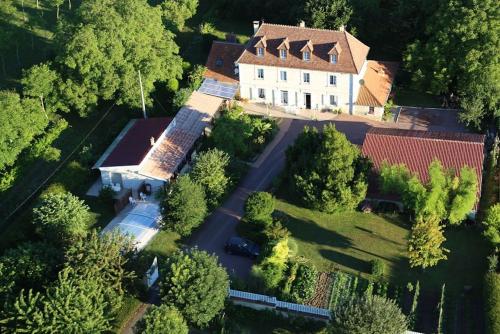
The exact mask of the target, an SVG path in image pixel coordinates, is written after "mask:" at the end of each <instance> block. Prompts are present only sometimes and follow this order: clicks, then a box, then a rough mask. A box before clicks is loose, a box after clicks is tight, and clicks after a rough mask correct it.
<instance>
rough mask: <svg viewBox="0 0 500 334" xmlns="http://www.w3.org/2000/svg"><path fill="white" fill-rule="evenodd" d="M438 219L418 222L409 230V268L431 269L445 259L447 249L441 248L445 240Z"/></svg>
mask: <svg viewBox="0 0 500 334" xmlns="http://www.w3.org/2000/svg"><path fill="white" fill-rule="evenodd" d="M442 229H443V227H442V226H441V225H440V223H439V220H438V219H429V220H418V221H417V222H416V223H415V224H414V225H413V227H412V229H411V235H410V240H409V243H408V257H409V259H410V266H411V267H417V266H419V267H422V268H427V267H432V266H435V265H436V264H437V263H438V262H439V261H440V260H444V259H446V258H447V256H446V253H447V252H448V250H447V249H445V248H442V246H441V245H442V243H443V242H444V241H445V240H446V239H445V237H444V235H443V230H442Z"/></svg>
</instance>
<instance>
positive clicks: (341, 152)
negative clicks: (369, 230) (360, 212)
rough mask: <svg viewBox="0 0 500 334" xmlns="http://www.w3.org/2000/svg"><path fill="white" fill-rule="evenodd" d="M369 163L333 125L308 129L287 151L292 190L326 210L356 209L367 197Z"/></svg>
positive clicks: (316, 206) (308, 203) (310, 205)
mask: <svg viewBox="0 0 500 334" xmlns="http://www.w3.org/2000/svg"><path fill="white" fill-rule="evenodd" d="M369 166H370V165H369V163H368V162H367V161H366V160H365V159H364V158H363V157H362V156H361V154H360V151H359V149H358V148H357V147H356V146H355V145H353V144H351V143H350V142H349V141H348V140H347V138H346V136H345V135H344V134H343V133H341V132H339V131H337V130H336V129H335V126H334V125H331V124H329V125H326V126H325V127H324V128H323V132H322V133H319V132H318V131H317V130H316V129H315V128H312V129H311V128H307V127H306V128H305V129H304V132H303V133H301V134H300V135H299V137H298V138H297V140H296V141H295V143H294V145H293V146H290V147H289V148H288V150H287V152H286V173H287V177H288V178H289V180H290V184H291V186H292V190H293V191H295V192H296V193H297V194H298V195H299V196H300V198H301V200H302V202H303V203H304V204H305V205H307V206H308V207H312V208H314V209H318V210H321V211H326V212H334V211H341V210H353V209H355V208H356V207H357V205H358V204H359V203H360V202H361V201H362V200H363V199H364V197H365V195H366V190H367V182H366V175H367V172H368V169H369Z"/></svg>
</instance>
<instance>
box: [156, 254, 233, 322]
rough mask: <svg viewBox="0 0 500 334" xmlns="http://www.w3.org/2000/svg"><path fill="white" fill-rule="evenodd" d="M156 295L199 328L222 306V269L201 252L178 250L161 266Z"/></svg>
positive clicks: (226, 280)
mask: <svg viewBox="0 0 500 334" xmlns="http://www.w3.org/2000/svg"><path fill="white" fill-rule="evenodd" d="M160 269H161V275H160V279H161V282H160V288H161V290H160V295H161V297H162V301H163V302H164V303H166V304H169V305H172V306H175V307H176V308H177V309H178V310H179V311H180V312H181V313H182V315H183V316H184V317H185V319H186V320H187V321H188V322H189V323H191V324H194V325H196V326H199V327H203V326H205V325H206V324H208V322H209V321H210V320H212V319H213V318H214V317H215V316H216V315H217V314H218V313H219V312H220V311H221V310H222V309H223V308H224V302H225V299H226V296H227V291H228V288H229V278H228V275H227V273H226V271H225V269H224V268H223V267H222V266H221V265H220V264H219V263H218V262H217V257H215V256H214V255H209V254H208V253H207V252H205V251H200V250H197V249H191V250H187V251H179V252H177V253H175V254H173V255H172V256H171V257H169V258H168V259H167V262H166V263H165V265H164V266H162V267H161V268H160Z"/></svg>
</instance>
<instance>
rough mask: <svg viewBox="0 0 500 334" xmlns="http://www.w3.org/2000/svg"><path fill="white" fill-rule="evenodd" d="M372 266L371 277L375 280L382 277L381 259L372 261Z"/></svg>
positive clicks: (383, 264)
mask: <svg viewBox="0 0 500 334" xmlns="http://www.w3.org/2000/svg"><path fill="white" fill-rule="evenodd" d="M371 265H372V275H373V277H375V278H376V279H380V278H382V277H384V274H385V263H384V261H382V260H381V259H374V260H372V261H371Z"/></svg>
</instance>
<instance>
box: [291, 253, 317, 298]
mask: <svg viewBox="0 0 500 334" xmlns="http://www.w3.org/2000/svg"><path fill="white" fill-rule="evenodd" d="M317 279H318V271H317V270H316V268H315V267H314V266H313V265H310V264H307V263H301V264H299V266H298V268H297V273H296V276H295V279H294V280H293V283H292V286H291V289H290V296H291V297H292V299H293V300H294V301H295V302H297V303H304V302H306V301H307V300H309V299H310V298H311V297H312V296H313V295H314V291H315V290H316V280H317Z"/></svg>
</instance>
